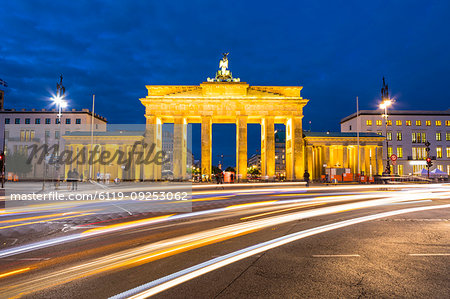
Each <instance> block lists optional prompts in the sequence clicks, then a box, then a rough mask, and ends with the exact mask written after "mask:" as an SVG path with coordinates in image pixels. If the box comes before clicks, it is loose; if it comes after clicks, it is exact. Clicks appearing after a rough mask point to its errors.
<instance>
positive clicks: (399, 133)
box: [397, 132, 402, 141]
mask: <svg viewBox="0 0 450 299" xmlns="http://www.w3.org/2000/svg"><path fill="white" fill-rule="evenodd" d="M397 141H402V132H397Z"/></svg>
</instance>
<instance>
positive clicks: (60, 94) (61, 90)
mask: <svg viewBox="0 0 450 299" xmlns="http://www.w3.org/2000/svg"><path fill="white" fill-rule="evenodd" d="M62 79H63V76H62V75H60V81H59V83H56V96H54V97H53V98H52V100H53V103H55V104H56V106H57V107H58V114H57V119H58V122H59V136H58V156H57V159H56V184H55V187H56V188H57V187H59V181H60V174H59V169H60V161H59V159H60V153H61V124H62V109H63V108H66V107H67V102H66V101H64V94H65V93H66V88H65V87H64V86H63V84H62Z"/></svg>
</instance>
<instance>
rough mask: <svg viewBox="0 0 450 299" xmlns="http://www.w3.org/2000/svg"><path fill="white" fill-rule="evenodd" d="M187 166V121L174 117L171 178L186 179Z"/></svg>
mask: <svg viewBox="0 0 450 299" xmlns="http://www.w3.org/2000/svg"><path fill="white" fill-rule="evenodd" d="M186 164H187V121H186V118H184V117H175V121H174V125H173V178H174V179H175V180H183V179H186Z"/></svg>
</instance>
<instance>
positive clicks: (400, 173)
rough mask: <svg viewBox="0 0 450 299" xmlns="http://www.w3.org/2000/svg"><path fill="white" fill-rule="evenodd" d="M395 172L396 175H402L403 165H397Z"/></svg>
mask: <svg viewBox="0 0 450 299" xmlns="http://www.w3.org/2000/svg"><path fill="white" fill-rule="evenodd" d="M397 173H398V175H403V165H397Z"/></svg>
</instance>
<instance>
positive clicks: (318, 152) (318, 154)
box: [316, 146, 323, 180]
mask: <svg viewBox="0 0 450 299" xmlns="http://www.w3.org/2000/svg"><path fill="white" fill-rule="evenodd" d="M322 151H323V147H321V146H319V147H317V148H316V179H317V180H320V176H321V175H322V168H323V166H322V165H323V162H322Z"/></svg>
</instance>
